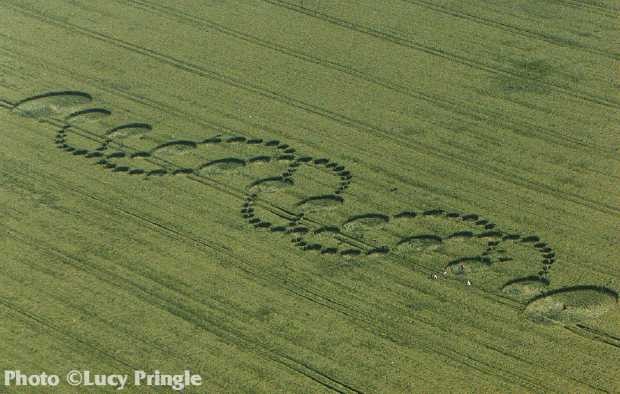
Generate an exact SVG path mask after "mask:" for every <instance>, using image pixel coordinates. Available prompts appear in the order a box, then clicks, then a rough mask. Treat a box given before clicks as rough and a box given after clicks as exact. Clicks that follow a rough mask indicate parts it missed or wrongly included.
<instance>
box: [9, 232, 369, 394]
mask: <svg viewBox="0 0 620 394" xmlns="http://www.w3.org/2000/svg"><path fill="white" fill-rule="evenodd" d="M13 237H14V238H16V239H19V240H20V241H21V242H24V243H27V244H28V245H29V246H30V247H32V248H35V249H39V250H42V251H44V252H46V253H47V254H50V255H54V256H55V257H57V258H58V257H59V258H61V260H62V261H64V262H65V263H66V264H69V265H71V266H72V267H74V268H77V269H80V270H83V271H86V272H89V273H92V274H93V275H94V276H95V277H97V278H98V279H99V280H102V281H104V282H106V283H108V284H111V285H113V286H116V287H121V288H123V289H125V290H127V291H129V292H131V293H132V294H134V295H135V296H136V297H137V298H139V299H142V300H143V301H144V302H146V303H148V304H150V305H153V306H156V307H158V308H160V309H163V310H165V311H167V312H168V313H170V314H171V315H174V316H177V317H178V318H181V319H182V320H185V321H187V322H188V323H190V324H192V325H194V326H196V327H200V328H202V329H204V330H205V331H208V332H211V333H213V334H214V335H216V336H218V337H219V338H221V339H222V340H224V341H225V342H227V343H229V344H232V345H234V346H236V347H238V348H239V349H241V350H245V351H247V350H248V349H251V351H252V352H253V353H254V354H256V355H258V356H260V357H263V358H266V359H268V360H270V361H273V362H275V363H277V364H280V365H282V366H284V367H286V368H288V369H291V370H293V371H294V372H296V373H299V374H301V375H304V376H306V377H307V378H309V379H311V380H313V381H315V382H317V383H319V384H321V385H322V386H324V387H325V388H328V389H330V390H333V391H336V392H339V393H348V392H354V393H361V391H359V390H355V389H351V388H349V386H347V385H342V387H339V386H341V385H340V383H339V382H338V381H337V380H335V379H332V378H330V377H329V376H327V375H325V374H323V373H321V372H320V371H318V370H316V369H313V368H311V367H308V366H307V365H306V364H304V363H303V362H301V361H298V360H295V359H294V358H293V357H291V356H289V355H286V354H282V353H281V352H278V351H275V350H273V349H270V348H269V347H267V346H265V345H264V344H261V343H259V342H257V341H253V340H251V339H248V338H246V337H245V336H244V335H243V334H242V333H241V332H239V331H238V330H236V329H233V328H232V327H229V326H223V325H222V324H221V323H219V321H217V320H214V319H213V318H210V316H209V315H208V314H199V313H198V311H195V310H192V308H189V307H186V306H184V305H183V303H181V302H180V301H178V300H176V301H171V300H169V299H167V298H166V297H165V296H163V295H160V294H157V292H156V291H154V290H149V289H148V288H147V287H146V286H143V285H140V284H139V283H135V282H134V281H131V280H130V279H127V278H124V277H122V276H120V275H118V274H116V273H113V272H111V271H109V270H102V269H100V268H95V267H92V266H91V265H90V264H88V262H85V261H83V260H82V259H80V258H78V257H76V256H71V255H67V254H65V253H63V252H62V251H60V250H58V249H56V248H55V247H53V246H51V245H45V246H43V245H41V241H40V240H35V239H30V237H28V236H27V235H26V234H22V233H17V232H16V231H14V230H13ZM98 274H99V275H98ZM102 275H103V276H102ZM121 284H123V286H121ZM0 302H1V300H0ZM130 367H131V366H130ZM133 369H139V368H137V367H133Z"/></svg>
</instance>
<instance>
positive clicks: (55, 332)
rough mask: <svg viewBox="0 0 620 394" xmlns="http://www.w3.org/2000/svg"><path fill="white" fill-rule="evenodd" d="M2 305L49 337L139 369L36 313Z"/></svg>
mask: <svg viewBox="0 0 620 394" xmlns="http://www.w3.org/2000/svg"><path fill="white" fill-rule="evenodd" d="M0 305H2V306H4V307H5V308H7V309H8V310H10V311H13V312H14V313H16V314H18V315H19V316H22V317H23V318H26V319H27V321H30V322H34V323H36V324H37V325H39V326H42V327H44V328H45V331H46V333H47V334H48V335H49V334H51V335H52V336H56V337H57V338H59V339H61V340H62V341H64V342H69V343H73V344H75V345H76V346H77V347H78V348H82V349H85V351H87V352H95V353H96V354H100V355H101V357H103V358H105V359H109V360H111V361H113V362H114V363H116V364H118V365H122V366H124V367H129V368H131V369H133V370H137V369H139V368H138V367H137V366H135V365H131V364H128V363H126V362H125V361H123V360H121V359H119V358H117V357H116V356H115V355H114V354H111V353H109V352H107V351H106V350H104V349H101V348H100V347H98V346H96V345H93V344H91V343H89V342H88V341H87V340H86V339H83V338H81V337H79V336H76V334H75V333H70V332H68V331H64V330H62V329H61V328H60V327H58V326H56V325H55V324H54V323H52V322H51V321H49V320H48V319H44V318H42V317H41V316H38V315H36V314H34V313H31V312H28V311H26V310H24V309H22V308H20V307H19V306H17V305H16V304H14V303H13V302H11V301H9V300H7V299H3V298H0Z"/></svg>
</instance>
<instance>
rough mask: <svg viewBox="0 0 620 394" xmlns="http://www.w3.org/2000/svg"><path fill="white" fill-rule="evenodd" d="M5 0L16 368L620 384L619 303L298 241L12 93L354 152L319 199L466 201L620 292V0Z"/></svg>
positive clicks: (8, 295) (373, 381) (237, 204)
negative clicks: (127, 164)
mask: <svg viewBox="0 0 620 394" xmlns="http://www.w3.org/2000/svg"><path fill="white" fill-rule="evenodd" d="M0 20H1V21H2V23H1V24H0V99H2V102H4V103H5V104H6V105H5V106H4V107H0V132H1V137H0V141H1V142H2V143H1V144H0V218H2V219H1V220H2V228H1V229H0V252H1V254H0V263H1V267H2V275H0V319H1V322H0V338H1V339H2V341H1V345H0V369H2V370H5V369H20V370H22V371H27V372H31V373H35V372H39V371H46V372H48V373H57V374H61V375H62V374H65V373H66V372H67V371H69V370H72V369H89V370H91V371H95V372H99V373H104V372H107V373H129V372H131V371H133V370H135V369H144V370H155V369H157V370H161V371H167V372H170V373H178V372H179V371H183V370H184V369H191V370H192V371H193V372H195V373H199V374H201V375H202V376H203V378H204V381H205V384H204V385H203V386H202V387H200V388H194V389H192V388H189V389H188V390H187V392H222V393H223V392H261V393H262V392H265V393H275V392H305V393H316V392H329V391H337V392H356V391H357V392H377V393H408V392H426V393H429V392H575V393H577V392H578V393H584V392H597V391H604V392H619V391H620V378H619V376H620V328H619V327H620V313H619V311H618V308H617V305H615V306H614V307H612V308H611V310H610V311H609V312H608V313H606V314H604V315H603V316H601V317H598V318H594V319H591V320H588V321H586V322H583V323H580V325H579V326H578V325H575V324H568V323H567V324H561V323H556V324H539V323H536V322H534V321H532V320H530V319H528V318H527V316H526V315H525V314H524V308H525V302H524V301H523V300H516V299H513V298H510V297H508V296H506V294H505V293H503V292H502V291H501V284H502V283H504V282H506V281H508V280H510V279H512V278H513V277H504V276H503V274H504V272H503V271H501V270H500V271H497V272H495V271H492V272H489V273H488V274H485V275H483V276H480V277H479V278H480V279H478V281H476V280H474V283H473V286H465V285H464V284H463V283H462V282H461V281H458V280H443V279H442V280H432V279H429V271H428V270H427V269H423V268H421V267H420V265H419V264H417V263H416V262H415V261H413V260H412V259H407V258H400V257H398V256H393V255H388V256H374V257H371V258H370V257H369V258H355V257H354V258H343V257H342V256H326V255H323V254H320V253H312V252H309V251H304V250H302V249H300V248H295V247H294V246H293V245H291V242H290V239H289V238H287V237H286V236H283V235H278V234H272V233H270V232H269V231H256V230H255V229H254V228H253V227H252V226H251V225H248V224H247V223H246V222H245V221H244V219H243V218H242V217H241V216H240V214H239V210H240V208H241V206H242V204H243V202H244V197H243V189H242V185H241V184H238V185H237V184H234V182H232V181H231V182H232V183H226V182H225V180H224V181H223V182H221V183H217V184H211V183H209V184H205V183H203V182H197V181H191V179H188V178H190V177H185V176H173V177H148V178H147V177H135V176H128V175H126V174H119V173H116V172H113V171H106V170H104V169H102V168H101V166H97V165H95V164H93V162H92V161H88V160H86V159H84V158H81V157H75V156H74V155H71V154H67V153H66V152H63V151H62V150H58V149H56V148H55V147H54V143H53V140H54V137H55V133H56V129H57V128H58V124H59V122H60V119H61V118H62V117H61V116H60V115H53V116H51V117H50V118H49V119H47V118H46V119H41V118H39V117H32V116H23V114H19V113H18V112H17V111H11V110H10V109H9V107H10V103H17V102H18V101H19V100H22V99H24V98H26V97H29V96H34V95H37V94H40V93H42V92H49V91H57V90H76V91H82V92H88V93H89V94H90V95H92V97H93V98H94V99H93V104H92V106H97V107H101V108H107V109H109V110H110V111H112V112H113V114H114V116H116V118H115V122H121V123H122V122H146V123H148V124H150V125H152V126H153V129H154V134H153V135H154V137H153V138H154V141H159V142H162V141H166V140H171V139H172V140H174V139H177V140H183V139H192V138H207V137H209V136H212V135H216V134H218V133H230V134H234V135H241V136H245V137H247V138H262V139H270V138H273V139H277V140H280V141H282V142H285V143H286V144H289V145H290V146H292V147H294V148H295V149H296V151H297V152H298V153H299V154H305V155H309V156H312V157H326V158H330V159H331V160H333V161H336V162H338V163H341V164H343V165H344V166H346V168H347V169H348V170H349V171H350V172H351V173H352V174H353V178H352V182H351V185H350V187H349V189H348V190H347V191H346V193H344V195H343V197H345V203H344V204H342V206H341V207H339V208H337V209H332V210H327V211H326V212H323V211H321V212H319V213H317V214H316V216H315V219H316V220H317V221H318V222H321V223H325V224H330V223H343V222H345V221H346V220H347V218H350V217H351V216H354V215H356V214H361V213H371V212H372V213H381V214H389V215H392V214H394V213H398V212H400V211H405V210H415V211H422V210H428V209H433V208H442V209H452V210H455V211H458V212H472V213H476V214H478V215H480V216H481V217H484V218H488V219H489V220H492V221H493V223H496V224H497V225H498V227H500V228H501V229H503V230H505V231H507V232H514V233H519V234H536V235H537V236H539V237H540V238H541V239H544V240H545V241H546V242H548V243H549V244H550V245H552V246H553V249H554V251H555V252H556V253H557V261H556V262H555V263H554V265H553V269H552V272H551V274H550V275H551V280H552V282H551V285H550V286H551V288H552V289H556V288H563V287H570V286H576V285H596V286H605V287H607V288H609V289H612V290H615V291H618V290H620V274H619V272H620V271H619V264H620V258H619V255H620V133H619V132H618V131H619V128H618V127H619V125H620V94H619V88H620V78H619V72H620V68H619V64H618V60H619V59H620V51H619V48H618V43H619V42H620V27H619V20H620V3H619V2H617V1H611V0H609V1H604V0H591V1H572V0H557V1H556V0H554V1H545V2H540V1H534V0H518V1H506V0H501V1H494V2H489V3H485V2H480V1H469V0H464V1H449V0H440V1H425V0H389V1H381V2H379V1H370V0H357V1H341V0H338V1H326V0H322V1H321V0H303V1H299V0H262V1H259V0H256V1H254V0H252V1H250V0H248V1H246V0H244V1H224V0H209V1H202V0H201V1H198V0H185V1H180V2H169V1H163V0H135V1H116V0H110V1H106V2H94V1H87V0H64V1H61V0H54V1H46V2H43V1H34V0H19V1H17V0H5V1H3V2H2V3H0ZM85 127H86V128H88V127H90V126H85ZM93 127H94V126H93ZM92 131H93V132H96V130H94V129H93V130H92ZM137 143H138V144H139V143H140V142H137ZM138 148H139V147H138ZM179 160H180V159H179ZM312 174H313V175H312ZM305 182H307V183H302V184H301V186H300V187H302V188H305V189H304V190H308V191H309V192H318V193H328V192H329V190H330V189H329V187H330V182H331V181H330V179H329V177H328V175H324V174H322V173H320V172H317V173H311V174H310V175H309V177H308V178H307V181H305ZM277 196H279V194H277V193H276V197H275V198H276V200H275V204H278V203H279V201H278V200H277V198H279V197H277ZM284 198H286V195H283V196H282V199H284ZM282 201H284V200H282ZM530 263H531V264H530ZM519 264H522V265H520V266H518V267H517V268H515V270H516V271H518V272H519V275H522V276H525V275H535V274H536V273H537V272H538V270H539V264H538V262H530V261H526V260H524V261H522V262H520V263H519ZM516 271H515V272H516ZM511 272H512V271H511ZM5 389H8V388H6V387H0V392H1V391H3V390H5ZM30 390H31V391H30ZM9 391H11V390H9ZM14 391H15V392H17V389H15V390H14ZM64 391H66V392H75V391H72V389H71V388H70V387H68V386H62V387H60V388H59V389H58V392H64ZM93 391H94V392H96V391H101V392H106V391H110V392H111V391H112V390H111V389H110V388H98V389H93ZM126 391H127V392H142V391H144V390H142V389H141V388H137V387H130V388H129V389H128V390H126ZM19 392H40V390H36V389H33V388H30V389H22V390H20V391H19ZM144 392H147V391H144Z"/></svg>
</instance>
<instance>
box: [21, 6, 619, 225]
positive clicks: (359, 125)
mask: <svg viewBox="0 0 620 394" xmlns="http://www.w3.org/2000/svg"><path fill="white" fill-rule="evenodd" d="M263 1H270V0H263ZM16 9H17V10H18V11H20V12H22V13H24V14H27V15H31V16H33V17H35V18H37V19H40V20H44V21H47V22H48V23H51V24H54V25H58V26H60V27H62V28H65V29H67V30H73V31H76V32H80V33H82V34H85V35H87V36H90V37H93V38H95V39H98V40H101V41H104V42H108V43H112V44H114V45H116V46H119V47H122V48H125V49H127V50H130V51H132V52H136V53H140V54H142V55H145V56H148V57H152V58H154V59H157V60H159V61H161V62H163V63H166V64H169V65H171V66H173V67H175V68H178V69H179V70H183V71H186V72H189V73H192V74H196V75H199V76H202V77H206V78H209V79H213V80H216V81H218V82H221V83H224V84H227V85H230V86H232V87H235V88H238V89H242V90H246V91H248V92H251V93H254V94H256V95H259V96H261V97H264V98H268V99H271V100H275V101H278V102H281V103H283V104H286V105H289V106H291V107H293V108H296V109H298V110H302V111H305V112H308V113H312V114H315V115H318V116H321V117H324V118H326V119H330V120H332V121H334V122H337V123H339V124H342V125H344V126H347V127H351V128H353V129H358V130H364V131H370V132H373V133H377V134H381V135H384V136H386V137H387V138H390V139H393V140H395V141H398V142H399V143H401V145H404V146H407V147H409V148H411V149H412V150H416V151H418V152H422V153H429V152H430V153H431V154H434V155H435V156H437V157H440V158H442V159H444V160H447V161H453V162H454V161H457V162H459V163H460V164H462V165H463V166H464V167H465V168H467V167H468V166H469V167H470V168H475V169H477V170H478V171H479V172H481V173H484V174H486V175H490V176H494V177H496V178H499V179H502V180H504V181H507V182H509V183H513V184H515V185H519V186H525V187H526V188H529V189H531V190H535V191H538V192H543V193H545V194H550V195H553V196H555V197H556V198H558V199H560V200H566V201H570V202H572V203H575V204H578V205H582V206H585V207H589V208H591V209H593V210H597V211H599V212H602V213H606V214H613V215H616V216H620V208H619V207H615V206H611V205H609V204H606V203H598V202H596V201H593V200H590V199H588V198H585V197H581V196H579V195H577V194H574V193H569V192H561V191H559V190H557V189H555V188H553V187H551V186H547V185H544V184H541V183H538V182H534V181H532V180H528V179H527V178H524V177H522V176H516V175H514V174H511V175H506V174H505V173H504V172H502V171H501V170H499V169H497V168H493V167H492V166H491V165H488V164H479V165H478V166H477V167H473V166H471V163H472V160H471V158H469V157H463V156H460V157H457V156H456V155H454V154H451V153H448V154H445V153H443V152H441V151H440V150H439V149H437V148H435V147H433V146H431V145H428V144H422V143H419V144H417V145H415V144H413V145H412V144H411V142H410V141H407V140H404V139H402V138H398V139H397V138H394V136H393V134H392V133H390V132H389V131H388V130H383V129H382V128H380V127H379V126H375V125H371V124H368V123H366V122H364V121H361V120H356V119H353V118H349V117H347V116H345V115H341V114H338V113H334V112H332V111H329V110H326V109H323V108H320V107H317V106H314V105H312V104H308V103H305V102H303V101H300V100H297V99H294V98H291V97H288V96H284V95H281V94H279V93H277V92H273V91H270V90H265V89H262V88H260V87H257V86H253V85H251V84H249V83H247V82H244V81H238V80H236V79H234V78H231V77H227V76H223V75H222V74H220V73H217V72H214V71H210V70H206V69H203V68H201V67H199V66H196V65H192V64H189V63H186V62H183V61H180V60H178V59H175V58H172V57H169V56H166V55H163V54H160V53H158V52H156V51H153V50H150V49H145V48H141V47H139V46H135V45H133V44H130V43H127V42H125V41H122V40H118V39H115V38H113V37H109V36H107V35H104V34H101V33H97V32H93V31H91V30H89V29H86V28H82V27H79V26H76V25H72V24H68V23H65V22H60V21H57V20H56V19H54V18H51V17H48V16H46V15H43V14H40V13H37V12H34V11H31V10H26V9H23V8H21V7H16ZM33 14H34V15H33ZM421 147H422V148H424V149H421Z"/></svg>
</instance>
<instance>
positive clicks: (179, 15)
mask: <svg viewBox="0 0 620 394" xmlns="http://www.w3.org/2000/svg"><path fill="white" fill-rule="evenodd" d="M116 1H118V2H119V3H120V0H116ZM122 3H123V4H125V3H124V2H122ZM132 3H133V4H132V6H134V7H136V8H138V9H143V10H148V11H151V12H154V13H158V14H161V15H165V16H168V17H174V18H175V19H177V20H181V21H185V22H188V23H190V24H191V25H196V26H200V27H209V28H211V29H214V30H217V31H218V32H220V33H222V34H225V35H228V36H231V37H234V38H235V39H238V40H241V41H243V42H246V43H249V44H252V45H256V46H259V47H262V48H267V49H270V50H273V51H275V52H277V53H280V54H282V55H286V56H290V57H293V58H296V59H298V60H301V61H304V62H308V63H312V64H316V65H319V66H322V67H324V68H327V69H331V70H335V71H338V72H341V73H344V74H347V75H349V76H351V77H354V78H358V79H361V80H363V81H366V82H369V83H372V84H375V85H377V86H381V87H383V88H386V89H388V90H390V91H393V92H397V93H400V94H403V95H405V96H407V97H410V98H414V99H419V100H423V101H425V102H428V103H430V104H431V105H434V106H437V107H439V108H442V109H445V110H449V111H452V112H456V113H458V114H459V115H462V116H466V117H468V118H470V119H473V120H474V121H481V122H486V123H487V124H492V125H495V126H498V127H501V128H505V129H508V130H510V131H512V132H513V133H515V134H518V135H522V136H526V137H530V138H534V139H540V140H543V141H546V142H550V143H553V144H558V145H561V146H565V147H571V148H573V149H574V148H586V149H591V150H593V151H596V152H599V153H602V154H604V155H605V156H606V157H609V158H611V159H614V160H620V158H618V157H617V155H616V154H615V151H614V150H612V149H609V148H606V147H603V146H598V145H594V144H590V143H587V142H583V141H581V140H579V139H578V138H575V137H572V136H569V135H566V134H560V133H558V132H557V131H554V130H552V129H549V128H546V127H544V126H542V125H535V124H531V123H528V122H525V121H520V122H519V121H516V120H514V119H509V118H507V117H506V116H504V115H503V114H502V113H500V112H497V111H492V110H486V111H484V112H483V111H480V110H472V109H467V110H465V109H463V104H464V103H462V102H457V101H453V100H449V99H446V98H443V97H440V96H437V95H432V94H429V93H425V92H423V91H420V90H416V89H413V88H411V87H408V86H405V85H400V84H398V83H396V82H394V81H390V80H389V79H386V78H382V77H379V76H376V75H372V74H369V73H365V72H363V71H360V70H358V69H355V68H354V67H351V66H347V65H344V64H341V63H338V62H335V61H332V60H329V59H323V58H319V57H316V56H314V55H312V54H308V53H304V52H301V51H298V50H296V49H294V48H290V47H286V46H283V45H280V44H278V43H276V42H272V41H268V40H263V39H261V38H259V37H256V36H253V35H249V34H246V33H243V32H242V31H237V30H234V29H231V28H228V27H226V26H224V25H221V24H218V23H215V22H213V21H210V20H208V19H205V18H198V17H195V16H193V15H190V14H187V13H185V12H182V11H180V10H179V9H176V8H172V7H167V6H162V5H156V4H152V3H148V2H147V1H140V0H132ZM500 119H501V121H500ZM529 130H535V131H536V133H533V132H530V131H529ZM467 133H468V134H470V135H471V136H472V137H474V138H478V139H482V138H481V137H480V135H479V134H476V133H472V132H470V131H469V130H467ZM484 138H486V139H488V138H491V136H489V135H485V137H484Z"/></svg>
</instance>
